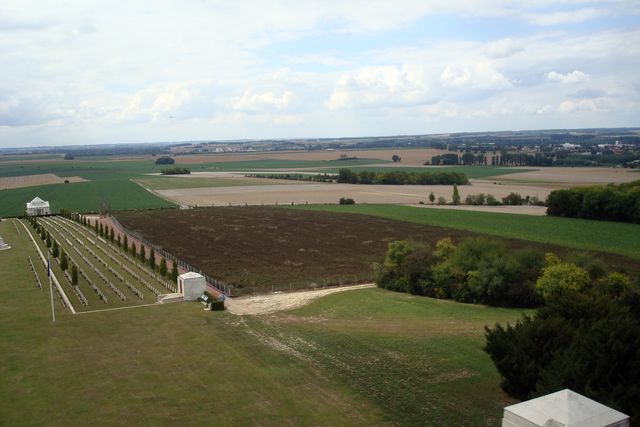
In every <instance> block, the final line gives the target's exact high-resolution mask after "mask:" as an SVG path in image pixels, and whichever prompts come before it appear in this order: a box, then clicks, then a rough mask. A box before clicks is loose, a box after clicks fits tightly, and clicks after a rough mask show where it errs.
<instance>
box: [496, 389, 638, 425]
mask: <svg viewBox="0 0 640 427" xmlns="http://www.w3.org/2000/svg"><path fill="white" fill-rule="evenodd" d="M629 425H630V424H629V416H628V415H625V414H623V413H622V412H618V411H616V410H615V409H611V408H609V407H608V406H604V405H603V404H601V403H598V402H596V401H595V400H591V399H589V398H588V397H585V396H583V395H581V394H578V393H576V392H574V391H571V390H569V389H564V390H561V391H558V392H555V393H551V394H547V395H546V396H542V397H538V398H536V399H531V400H527V401H525V402H521V403H517V404H515V405H511V406H507V407H506V408H504V415H503V418H502V427H578V426H580V427H629Z"/></svg>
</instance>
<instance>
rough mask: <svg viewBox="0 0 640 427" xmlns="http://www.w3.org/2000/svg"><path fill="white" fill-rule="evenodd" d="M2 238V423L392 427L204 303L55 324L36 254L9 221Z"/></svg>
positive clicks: (61, 319) (344, 390)
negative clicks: (35, 272) (32, 267)
mask: <svg viewBox="0 0 640 427" xmlns="http://www.w3.org/2000/svg"><path fill="white" fill-rule="evenodd" d="M0 235H2V236H3V237H4V238H5V239H6V241H7V242H8V243H9V244H11V245H12V249H10V250H7V251H1V252H0V278H1V280H0V348H1V349H2V351H0V378H2V380H1V381H0V420H2V422H1V424H4V425H51V426H85V425H88V424H91V425H122V424H127V425H237V426H247V425H261V426H280V425H327V426H329V425H331V426H333V425H338V426H340V425H343V426H347V425H362V426H368V425H384V424H385V419H384V414H383V413H382V411H381V409H380V408H379V407H378V406H377V405H376V404H374V403H372V402H371V401H370V400H369V399H368V398H367V397H363V396H359V395H358V394H357V393H356V392H354V391H352V390H350V389H349V388H348V387H347V386H345V385H344V384H342V383H341V382H340V381H338V380H336V379H330V378H328V377H330V375H327V374H326V373H323V372H320V371H319V370H318V368H317V367H315V366H313V365H310V364H308V363H306V362H304V361H301V360H298V359H296V358H294V357H291V356H290V355H287V354H286V353H282V352H280V351H278V350H275V349H273V348H270V347H269V346H267V345H265V344H263V343H261V342H260V341H259V340H258V339H257V338H256V337H255V336H253V335H251V334H248V333H247V331H246V329H245V328H244V327H243V326H242V324H241V322H239V321H238V319H237V318H235V317H234V316H232V315H230V314H228V313H212V312H205V311H203V310H202V307H201V306H200V305H199V304H198V303H181V304H169V305H157V306H151V307H138V308H133V309H129V310H119V311H108V312H100V313H87V314H78V315H71V314H68V313H65V312H64V311H62V308H61V307H60V306H59V304H58V303H56V305H57V322H56V323H55V324H52V323H51V314H50V306H49V293H48V289H47V287H46V286H45V289H44V290H38V289H36V288H35V286H34V284H33V280H32V277H31V273H30V271H29V270H28V267H27V262H26V256H27V255H31V256H32V258H34V261H35V249H33V244H32V243H31V242H29V241H28V240H26V239H27V238H26V235H25V233H24V231H23V232H22V234H20V235H18V234H17V232H16V231H15V229H14V228H13V225H12V224H11V223H10V222H7V221H4V222H2V223H0ZM38 268H39V270H40V272H41V273H42V272H43V267H42V266H41V265H39V266H38ZM44 283H46V282H44V281H43V284H44Z"/></svg>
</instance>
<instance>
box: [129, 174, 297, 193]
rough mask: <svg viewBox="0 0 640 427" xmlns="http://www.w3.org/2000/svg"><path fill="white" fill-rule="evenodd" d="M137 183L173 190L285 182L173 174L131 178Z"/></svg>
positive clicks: (148, 186) (158, 188)
mask: <svg viewBox="0 0 640 427" xmlns="http://www.w3.org/2000/svg"><path fill="white" fill-rule="evenodd" d="M133 182H135V183H136V184H138V185H141V186H142V187H144V188H148V189H150V190H173V189H176V188H217V187H243V186H248V185H269V184H271V185H274V184H276V185H277V184H283V183H286V182H283V181H278V180H273V179H262V178H253V179H252V178H245V177H242V176H235V177H234V176H224V177H217V178H201V177H198V176H191V177H188V178H187V177H177V176H175V175H167V176H150V177H145V178H137V179H133Z"/></svg>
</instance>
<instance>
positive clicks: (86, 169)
mask: <svg viewBox="0 0 640 427" xmlns="http://www.w3.org/2000/svg"><path fill="white" fill-rule="evenodd" d="M381 162H382V161H380V160H375V159H374V160H367V159H359V160H353V161H341V160H340V161H339V160H331V161H307V160H250V161H240V162H219V163H203V164H195V165H187V167H188V168H189V169H191V171H193V172H200V171H242V170H248V171H250V170H267V169H277V168H303V167H306V168H311V167H321V166H328V167H336V166H337V165H345V166H352V165H363V164H368V163H381ZM166 167H167V165H156V164H155V163H154V162H153V160H137V159H134V160H97V159H93V158H92V159H90V160H78V159H77V160H71V161H66V160H55V161H50V162H48V161H46V162H35V163H23V164H20V163H4V164H3V163H0V177H10V176H25V175H37V174H44V173H52V174H55V175H58V176H60V177H70V176H80V177H82V178H85V179H87V180H89V182H82V183H70V184H53V185H41V186H35V187H24V188H16V189H5V190H1V189H0V216H17V215H21V214H22V212H23V211H24V209H25V203H27V202H28V201H31V200H32V199H33V198H34V197H35V196H39V197H41V198H43V199H45V200H48V201H49V202H50V203H51V208H52V210H53V212H58V211H59V209H60V208H69V209H73V210H78V211H81V212H87V211H98V210H99V209H100V206H101V203H102V202H103V201H107V200H108V201H109V202H110V203H111V209H112V210H128V209H154V208H160V207H175V206H176V205H175V204H173V203H171V202H168V201H166V200H164V199H161V198H159V197H157V196H155V195H153V194H151V193H149V192H148V191H146V190H145V189H144V188H143V187H141V186H139V185H136V184H135V183H133V182H131V180H132V179H134V180H140V179H154V178H150V177H149V176H148V175H147V174H150V173H160V171H161V170H162V169H164V168H166ZM169 167H170V166H169ZM155 179H158V178H155ZM201 184H202V183H200V185H198V186H202V185H201ZM227 184H229V183H227ZM213 186H216V185H213ZM147 188H152V187H147ZM165 188H167V187H165ZM170 188H184V187H170Z"/></svg>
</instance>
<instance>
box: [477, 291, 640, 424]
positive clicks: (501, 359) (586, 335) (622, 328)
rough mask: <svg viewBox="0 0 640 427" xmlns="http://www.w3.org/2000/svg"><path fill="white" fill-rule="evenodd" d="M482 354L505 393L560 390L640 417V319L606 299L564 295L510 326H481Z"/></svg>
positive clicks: (524, 395)
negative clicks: (488, 361) (492, 368)
mask: <svg viewBox="0 0 640 427" xmlns="http://www.w3.org/2000/svg"><path fill="white" fill-rule="evenodd" d="M485 330H486V335H485V337H486V344H485V347H484V350H485V351H486V352H487V353H488V354H489V356H490V357H491V359H492V360H493V362H494V364H495V366H496V368H497V369H498V371H499V372H500V375H501V376H502V387H503V389H504V390H505V391H506V392H507V393H509V394H510V395H512V396H514V397H517V398H519V399H528V398H532V397H536V396H540V395H544V394H548V393H550V392H554V391H557V390H560V389H563V388H570V389H572V390H574V391H576V392H577V393H581V394H584V395H585V396H587V397H589V398H591V399H594V400H597V401H599V402H603V403H605V404H607V405H609V406H612V407H613V408H615V409H618V410H620V411H622V412H625V413H627V414H629V415H630V416H631V420H632V423H634V422H636V421H637V420H638V417H640V406H638V404H637V403H638V402H640V388H639V387H638V386H637V385H638V384H639V383H640V358H638V357H637V355H638V354H640V319H639V317H638V313H637V312H636V313H634V312H632V311H631V310H630V306H627V305H625V304H624V303H622V302H620V301H613V300H611V298H610V297H609V296H606V295H601V294H599V293H594V294H579V293H575V294H571V295H568V294H565V295H559V296H558V297H557V298H555V299H554V300H552V301H550V302H549V303H548V305H547V306H545V307H541V308H540V309H538V311H537V313H536V314H535V316H534V317H533V318H528V317H525V318H524V319H522V320H520V321H518V322H517V323H516V324H515V325H514V326H510V325H507V326H506V327H503V326H500V325H496V326H495V327H494V328H491V329H489V328H485Z"/></svg>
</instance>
